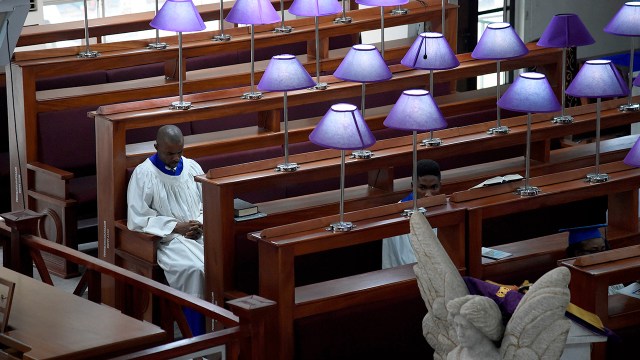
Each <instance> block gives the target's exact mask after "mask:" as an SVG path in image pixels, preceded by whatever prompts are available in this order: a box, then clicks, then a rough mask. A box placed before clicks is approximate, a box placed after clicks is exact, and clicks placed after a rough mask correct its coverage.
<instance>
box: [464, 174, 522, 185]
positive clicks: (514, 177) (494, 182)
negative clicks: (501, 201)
mask: <svg viewBox="0 0 640 360" xmlns="http://www.w3.org/2000/svg"><path fill="white" fill-rule="evenodd" d="M522 179H524V178H523V177H522V176H520V175H518V174H509V175H505V176H496V177H492V178H491V179H487V180H485V181H483V182H481V183H480V184H478V185H476V186H474V187H472V189H476V188H481V187H485V186H491V185H498V184H503V183H507V182H511V181H518V180H522Z"/></svg>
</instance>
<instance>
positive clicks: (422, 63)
mask: <svg viewBox="0 0 640 360" xmlns="http://www.w3.org/2000/svg"><path fill="white" fill-rule="evenodd" d="M400 63H401V64H402V65H404V66H408V67H410V68H412V69H422V70H429V94H431V97H433V70H446V69H453V68H455V67H458V66H459V65H460V61H459V60H458V58H457V57H456V55H455V54H454V53H453V50H452V49H451V46H449V43H448V42H447V39H445V37H444V35H442V34H440V33H436V32H424V33H422V34H420V35H418V37H417V38H416V40H415V41H414V42H413V44H411V47H410V48H409V51H407V53H406V54H405V55H404V57H403V58H402V60H400ZM421 145H423V146H439V145H442V140H441V139H438V138H434V137H433V130H430V132H429V139H426V140H423V141H422V144H421Z"/></svg>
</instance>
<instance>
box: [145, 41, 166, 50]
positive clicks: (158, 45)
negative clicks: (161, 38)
mask: <svg viewBox="0 0 640 360" xmlns="http://www.w3.org/2000/svg"><path fill="white" fill-rule="evenodd" d="M168 47H169V45H167V43H163V42H156V43H151V44H149V45H147V49H151V50H164V49H166V48H168Z"/></svg>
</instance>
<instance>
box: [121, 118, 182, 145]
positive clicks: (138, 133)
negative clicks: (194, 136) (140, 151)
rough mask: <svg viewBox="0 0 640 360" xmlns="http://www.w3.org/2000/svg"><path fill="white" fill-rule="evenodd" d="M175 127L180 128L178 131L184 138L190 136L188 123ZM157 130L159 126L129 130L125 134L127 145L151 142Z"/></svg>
mask: <svg viewBox="0 0 640 360" xmlns="http://www.w3.org/2000/svg"><path fill="white" fill-rule="evenodd" d="M176 126H177V127H179V128H180V130H181V131H182V135H184V136H187V135H191V124H190V123H180V124H176ZM159 128H160V127H159V126H152V127H145V128H140V129H132V130H129V131H127V134H126V141H127V144H135V143H139V142H145V141H153V140H155V139H156V135H157V133H158V129H159Z"/></svg>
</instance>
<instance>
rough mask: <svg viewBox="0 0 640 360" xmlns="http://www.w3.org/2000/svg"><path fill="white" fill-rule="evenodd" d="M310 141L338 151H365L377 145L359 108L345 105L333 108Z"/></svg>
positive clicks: (317, 126) (310, 135)
mask: <svg viewBox="0 0 640 360" xmlns="http://www.w3.org/2000/svg"><path fill="white" fill-rule="evenodd" d="M309 140H311V142H312V143H314V144H316V145H320V146H322V147H326V148H330V149H337V150H358V149H364V148H367V147H370V146H371V145H373V144H375V143H376V139H375V137H373V133H371V130H369V127H368V126H367V123H366V122H365V121H364V119H363V118H362V115H361V114H360V112H359V111H358V108H356V106H355V105H351V104H344V103H341V104H335V105H332V106H331V109H329V111H327V113H326V114H325V115H324V116H323V117H322V119H321V120H320V122H319V123H318V125H316V127H315V129H313V131H312V132H311V134H309Z"/></svg>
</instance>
